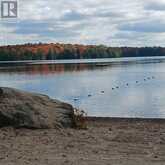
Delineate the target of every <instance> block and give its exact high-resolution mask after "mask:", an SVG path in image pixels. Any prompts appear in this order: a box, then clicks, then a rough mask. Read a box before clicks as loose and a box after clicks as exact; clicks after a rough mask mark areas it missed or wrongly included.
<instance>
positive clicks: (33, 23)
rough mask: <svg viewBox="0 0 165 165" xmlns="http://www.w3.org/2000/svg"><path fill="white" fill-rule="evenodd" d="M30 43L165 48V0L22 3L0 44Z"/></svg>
mask: <svg viewBox="0 0 165 165" xmlns="http://www.w3.org/2000/svg"><path fill="white" fill-rule="evenodd" d="M27 42H33V43H35V42H48V43H49V42H55V43H56V42H61V43H81V44H105V45H108V46H165V0H19V17H18V18H17V19H11V20H5V19H3V20H2V19H0V44H1V45H4V44H22V43H27Z"/></svg>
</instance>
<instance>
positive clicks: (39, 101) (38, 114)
mask: <svg viewBox="0 0 165 165" xmlns="http://www.w3.org/2000/svg"><path fill="white" fill-rule="evenodd" d="M73 115H74V110H73V107H72V106H71V105H69V104H66V103H63V102H60V101H58V100H54V99H50V98H49V97H48V96H45V95H41V94H36V93H28V92H24V91H20V90H17V89H11V88H0V127H4V126H13V127H26V128H34V129H35V128H36V129H37V128H59V127H72V126H73V125H74V122H73V118H74V117H73Z"/></svg>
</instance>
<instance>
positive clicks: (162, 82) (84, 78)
mask: <svg viewBox="0 0 165 165" xmlns="http://www.w3.org/2000/svg"><path fill="white" fill-rule="evenodd" d="M0 86H7V87H14V88H18V89H23V90H26V91H32V92H39V93H43V94H46V95H49V96H50V97H52V98H56V99H59V100H62V101H65V102H68V103H71V104H72V105H74V106H75V107H77V108H80V109H84V110H85V111H86V112H87V114H88V115H90V116H102V117H107V116H108V117H143V118H165V90H164V89H165V57H147V58H144V57H143V58H141V57H140V58H120V59H94V60H59V61H24V62H22V61H19V62H0Z"/></svg>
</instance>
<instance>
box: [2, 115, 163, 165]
mask: <svg viewBox="0 0 165 165" xmlns="http://www.w3.org/2000/svg"><path fill="white" fill-rule="evenodd" d="M87 122H88V129H87V130H76V129H70V128H68V129H59V130H57V129H43V130H42V129H40V130H31V129H14V128H11V127H8V128H7V127H6V128H1V129H0V151H1V153H0V164H2V165H25V164H27V165H28V164H29V165H55V164H56V165H58V164H59V165H61V164H64V165H65V164H66V165H72V164H73V165H74V164H75V165H88V164H90V165H102V164H106V165H139V164H143V165H164V164H165V157H164V156H165V120H161V119H150V120H149V119H122V118H88V121H87Z"/></svg>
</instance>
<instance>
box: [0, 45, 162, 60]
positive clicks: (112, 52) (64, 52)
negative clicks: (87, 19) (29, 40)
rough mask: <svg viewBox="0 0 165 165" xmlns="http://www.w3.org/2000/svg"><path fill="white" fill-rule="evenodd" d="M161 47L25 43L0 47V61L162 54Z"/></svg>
mask: <svg viewBox="0 0 165 165" xmlns="http://www.w3.org/2000/svg"><path fill="white" fill-rule="evenodd" d="M164 55H165V48H163V47H141V48H137V47H107V46H104V45H99V46H93V45H92V46H84V45H71V44H42V43H39V44H25V45H15V46H1V47H0V61H18V60H58V59H94V58H119V57H145V56H146V57H147V56H164Z"/></svg>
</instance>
